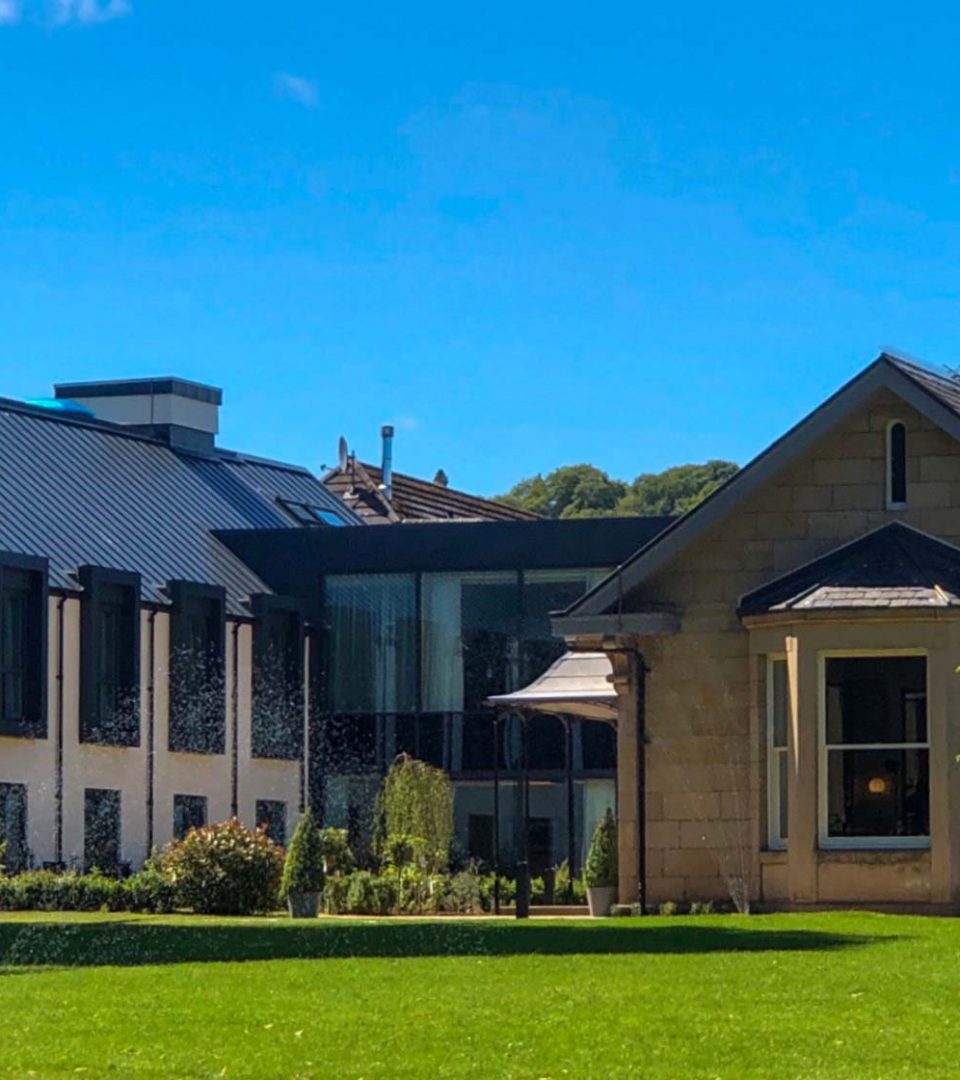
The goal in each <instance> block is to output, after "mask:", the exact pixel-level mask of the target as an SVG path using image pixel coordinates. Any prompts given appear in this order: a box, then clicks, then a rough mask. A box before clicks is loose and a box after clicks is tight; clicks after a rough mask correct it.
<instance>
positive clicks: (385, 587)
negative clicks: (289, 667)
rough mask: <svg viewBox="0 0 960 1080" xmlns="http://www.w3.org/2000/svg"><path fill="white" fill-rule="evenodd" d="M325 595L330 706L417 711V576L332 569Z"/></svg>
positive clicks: (348, 709)
mask: <svg viewBox="0 0 960 1080" xmlns="http://www.w3.org/2000/svg"><path fill="white" fill-rule="evenodd" d="M324 600H325V613H326V623H327V634H326V643H327V695H328V700H327V707H328V709H329V711H330V712H332V713H394V714H395V713H412V712H415V711H416V708H417V590H416V578H415V576H414V575H413V574H355V575H347V576H342V575H331V576H330V577H328V578H327V579H326V580H325V582H324Z"/></svg>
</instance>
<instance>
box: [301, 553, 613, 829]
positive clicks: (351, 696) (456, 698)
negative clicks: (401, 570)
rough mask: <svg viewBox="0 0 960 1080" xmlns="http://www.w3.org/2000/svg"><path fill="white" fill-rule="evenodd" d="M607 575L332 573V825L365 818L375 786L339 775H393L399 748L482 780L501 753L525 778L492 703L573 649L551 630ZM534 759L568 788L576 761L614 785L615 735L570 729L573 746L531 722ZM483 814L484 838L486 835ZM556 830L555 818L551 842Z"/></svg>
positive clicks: (547, 724) (558, 731) (328, 724)
mask: <svg viewBox="0 0 960 1080" xmlns="http://www.w3.org/2000/svg"><path fill="white" fill-rule="evenodd" d="M604 573H605V572H604V571H602V570H556V571H542V570H538V571H529V572H524V571H522V570H508V571H485V572H460V573H447V572H441V573H421V574H351V575H331V576H328V577H327V578H326V579H325V580H324V606H325V618H324V626H325V631H326V647H325V659H324V664H323V668H324V673H323V679H322V687H321V694H320V712H321V713H322V715H323V717H324V719H323V726H324V738H323V743H324V747H325V749H324V750H323V751H322V754H323V757H322V762H321V766H322V771H323V773H324V775H325V776H326V777H328V782H326V797H325V799H324V803H325V806H326V814H325V816H326V819H327V823H328V824H337V825H340V826H349V825H351V823H352V822H355V820H356V819H357V817H358V815H361V814H362V813H363V808H362V807H360V806H356V807H352V805H351V799H350V794H349V793H350V792H351V791H357V792H358V793H359V792H363V793H364V796H365V794H366V787H365V785H362V784H361V785H356V784H353V785H351V784H350V783H339V782H337V781H336V780H335V779H334V778H335V777H337V776H340V777H351V776H352V777H355V778H360V777H363V776H365V775H366V776H369V775H370V774H372V773H376V772H378V771H382V770H385V769H386V767H387V766H388V765H389V762H390V761H391V760H392V759H393V757H394V756H395V755H396V754H398V753H402V752H406V753H409V754H411V755H413V756H415V757H418V758H420V759H421V760H424V761H429V762H431V763H432V764H435V765H438V766H440V767H442V768H444V769H446V770H447V771H449V772H450V773H451V775H452V776H453V777H454V778H455V779H461V780H470V779H474V780H477V781H481V780H483V779H484V778H489V777H490V775H491V774H492V772H493V769H494V752H495V749H496V754H497V762H496V764H497V767H498V768H499V769H500V770H501V771H502V772H503V773H504V774H505V775H509V774H510V773H514V774H516V772H517V771H518V770H519V769H520V768H521V765H522V745H523V744H522V738H521V729H520V723H519V720H518V719H517V718H513V717H511V718H506V719H505V720H504V721H503V722H502V723H501V724H500V725H499V730H500V740H499V743H498V745H497V746H496V747H495V745H494V742H495V735H494V724H493V712H492V710H491V709H490V708H489V707H487V706H486V705H484V702H485V700H486V699H487V698H488V697H489V696H491V695H493V694H500V693H504V692H506V691H510V690H516V689H519V688H520V687H522V686H524V685H526V684H527V683H528V682H530V681H531V680H532V679H534V678H535V677H536V676H537V675H539V674H541V673H542V672H543V671H544V670H545V669H546V668H547V667H548V666H549V665H550V664H551V663H552V662H553V661H554V660H555V659H556V658H557V657H559V656H560V655H562V653H563V651H564V644H563V642H562V641H561V640H559V639H557V638H554V637H553V636H552V634H551V632H550V614H551V612H555V611H558V610H562V609H564V608H566V607H568V606H569V605H570V604H572V603H573V602H574V601H575V600H576V599H577V598H578V597H580V596H581V595H582V594H583V593H584V592H585V591H586V590H587V589H589V588H590V587H592V586H593V585H594V584H595V583H596V581H598V580H599V579H600V578H602V577H603V576H604ZM527 752H528V761H529V767H530V770H531V773H532V774H533V775H534V776H535V777H539V779H540V780H541V781H543V782H552V783H554V784H558V785H560V784H562V782H563V779H564V776H565V773H566V769H567V758H568V754H569V755H570V764H571V768H572V769H573V770H574V771H575V772H576V773H577V774H578V775H583V774H584V773H593V774H595V775H601V776H609V775H610V774H611V772H612V770H614V769H615V767H616V738H615V735H614V732H613V730H612V729H611V728H610V727H608V726H607V725H604V724H598V723H584V724H582V725H581V724H580V723H577V722H573V723H572V725H571V735H570V737H569V740H568V735H567V728H566V726H565V725H564V723H563V722H562V721H561V720H560V719H558V718H556V717H550V716H543V717H536V718H531V719H530V720H529V721H528V724H527ZM484 812H486V811H484ZM473 816H474V818H476V819H477V820H476V821H475V822H474V826H473V828H474V839H475V840H476V837H477V835H479V833H478V830H480V828H481V826H480V825H479V817H478V814H477V813H474V815H473ZM480 816H482V814H481V815H480ZM334 819H335V820H334ZM341 819H342V820H341ZM462 824H463V830H462V831H463V833H464V836H463V837H462V841H463V843H464V846H467V844H468V837H467V833H468V831H469V825H468V822H467V820H466V819H464V821H463V823H462ZM559 832H560V830H559V829H558V828H557V825H556V823H554V825H552V826H551V831H550V836H551V840H550V843H551V844H553V843H554V839H553V838H555V837H558V836H559ZM541 834H542V836H547V832H546V831H544V830H541ZM541 834H538V835H541ZM546 845H547V841H546V840H544V842H543V844H542V845H541V846H546ZM470 846H474V845H470ZM476 846H478V847H482V846H483V845H482V844H480V843H479V841H477V844H476Z"/></svg>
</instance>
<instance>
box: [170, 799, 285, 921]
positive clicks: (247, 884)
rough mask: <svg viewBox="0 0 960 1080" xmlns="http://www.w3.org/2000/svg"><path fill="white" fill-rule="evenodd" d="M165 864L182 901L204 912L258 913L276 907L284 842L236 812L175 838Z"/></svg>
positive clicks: (178, 900) (171, 881) (220, 913)
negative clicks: (277, 841)
mask: <svg viewBox="0 0 960 1080" xmlns="http://www.w3.org/2000/svg"><path fill="white" fill-rule="evenodd" d="M161 868H162V872H163V874H164V876H165V877H166V878H167V880H168V881H169V882H170V883H171V885H172V886H173V888H174V890H175V893H176V897H177V904H178V906H183V907H188V908H192V909H193V910H194V911H196V912H198V913H199V914H201V915H254V914H258V913H260V912H264V911H273V910H274V909H275V908H276V907H277V902H278V900H277V896H278V892H279V888H280V875H281V873H282V872H283V848H281V847H279V846H278V845H277V844H275V843H274V842H273V841H272V840H271V839H270V838H269V837H268V836H267V834H266V831H265V830H264V828H262V827H261V828H258V829H248V828H247V827H246V826H245V825H242V824H241V823H240V822H239V821H237V820H236V818H233V819H231V820H230V821H224V822H222V823H221V824H219V825H205V826H204V827H203V828H200V829H191V830H190V832H188V833H187V835H186V836H185V837H184V838H183V839H182V840H175V841H174V842H173V843H171V844H170V845H169V846H168V847H167V848H166V849H165V850H164V853H163V857H162V860H161Z"/></svg>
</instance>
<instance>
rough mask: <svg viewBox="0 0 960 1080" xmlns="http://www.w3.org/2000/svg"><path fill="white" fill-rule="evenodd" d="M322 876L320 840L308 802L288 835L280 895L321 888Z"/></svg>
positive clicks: (292, 894)
mask: <svg viewBox="0 0 960 1080" xmlns="http://www.w3.org/2000/svg"><path fill="white" fill-rule="evenodd" d="M348 850H349V849H348ZM323 880H324V874H323V843H322V841H321V837H320V830H319V829H318V828H317V823H316V821H315V820H314V817H313V811H312V810H311V809H310V807H309V806H308V807H307V809H306V810H304V812H303V813H302V814H301V815H300V820H299V821H298V822H297V827H296V828H295V829H294V830H293V836H292V837H291V838H290V846H289V847H288V848H287V857H286V860H285V861H284V864H283V877H282V879H281V882H280V895H281V897H282V898H283V899H287V898H288V897H290V896H296V895H302V894H303V893H318V892H321V891H322V890H323Z"/></svg>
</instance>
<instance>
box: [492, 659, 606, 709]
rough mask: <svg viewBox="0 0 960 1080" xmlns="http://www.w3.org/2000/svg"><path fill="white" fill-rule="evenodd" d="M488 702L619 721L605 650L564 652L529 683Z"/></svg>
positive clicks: (504, 707) (514, 707)
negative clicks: (596, 651) (520, 688)
mask: <svg viewBox="0 0 960 1080" xmlns="http://www.w3.org/2000/svg"><path fill="white" fill-rule="evenodd" d="M487 704H488V705H492V706H494V707H495V708H498V709H517V710H520V709H531V710H533V711H534V712H544V713H550V714H557V713H559V714H561V715H565V716H579V717H580V718H581V719H584V720H606V721H608V722H615V721H616V719H617V691H616V690H615V689H614V687H613V666H612V664H611V663H610V657H609V656H607V654H606V653H602V652H598V653H585V652H584V653H577V652H568V653H564V654H563V656H561V657H560V659H559V660H555V661H554V662H553V663H552V664H551V665H550V667H548V668H547V670H546V671H545V672H544V673H543V674H542V675H538V676H537V678H536V679H534V680H533V682H532V683H530V685H529V686H525V687H524V688H523V689H522V690H515V691H514V692H513V693H511V694H495V695H494V696H493V697H489V698H487Z"/></svg>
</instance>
